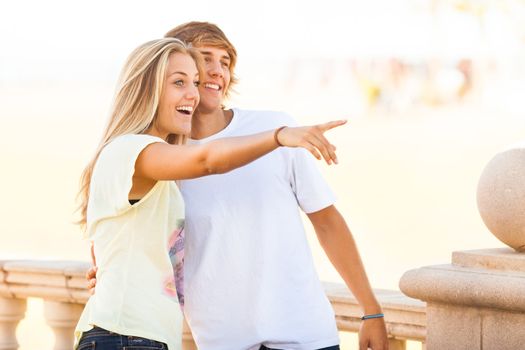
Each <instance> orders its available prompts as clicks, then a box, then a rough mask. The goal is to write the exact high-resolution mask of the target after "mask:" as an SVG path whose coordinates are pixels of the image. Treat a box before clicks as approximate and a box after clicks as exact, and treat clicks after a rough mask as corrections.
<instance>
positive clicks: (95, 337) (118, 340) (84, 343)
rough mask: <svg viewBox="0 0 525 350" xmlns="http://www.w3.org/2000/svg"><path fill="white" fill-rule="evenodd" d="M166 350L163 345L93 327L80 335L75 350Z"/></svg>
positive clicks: (166, 347) (165, 346)
mask: <svg viewBox="0 0 525 350" xmlns="http://www.w3.org/2000/svg"><path fill="white" fill-rule="evenodd" d="M95 349H96V350H168V346H167V345H166V344H164V343H161V342H158V341H155V340H150V339H146V338H141V337H135V336H132V335H121V334H118V333H113V332H110V331H107V330H105V329H102V328H100V327H95V328H93V329H91V330H89V331H87V332H84V333H82V338H80V342H79V344H78V348H77V350H95Z"/></svg>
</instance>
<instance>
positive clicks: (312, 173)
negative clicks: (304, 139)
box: [291, 148, 336, 214]
mask: <svg viewBox="0 0 525 350" xmlns="http://www.w3.org/2000/svg"><path fill="white" fill-rule="evenodd" d="M293 151H294V152H293V153H294V154H293V156H292V169H291V185H292V189H293V191H294V193H295V197H296V198H297V203H298V204H299V206H300V207H301V209H302V210H303V211H304V212H305V213H307V214H309V213H314V212H316V211H319V210H321V209H324V208H326V207H329V206H330V205H332V204H334V203H335V200H336V197H335V194H334V192H333V191H332V189H331V188H330V186H329V185H328V183H327V182H326V181H325V179H324V178H323V176H322V175H321V173H320V172H319V169H318V168H317V166H316V164H315V159H314V158H313V156H312V155H311V154H310V153H309V152H308V151H307V150H305V149H302V148H300V149H294V150H293Z"/></svg>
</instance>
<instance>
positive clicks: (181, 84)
mask: <svg viewBox="0 0 525 350" xmlns="http://www.w3.org/2000/svg"><path fill="white" fill-rule="evenodd" d="M174 84H175V85H177V86H183V85H184V81H182V80H175V82H174Z"/></svg>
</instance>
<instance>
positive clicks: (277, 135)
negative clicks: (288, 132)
mask: <svg viewBox="0 0 525 350" xmlns="http://www.w3.org/2000/svg"><path fill="white" fill-rule="evenodd" d="M284 128H287V126H286V125H284V126H281V127H279V128H277V129H275V131H274V132H273V139H274V140H275V143H277V145H278V146H279V147H283V146H284V145H283V144H282V143H281V141H279V133H280V132H281V131H283V129H284Z"/></svg>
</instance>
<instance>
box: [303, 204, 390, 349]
mask: <svg viewBox="0 0 525 350" xmlns="http://www.w3.org/2000/svg"><path fill="white" fill-rule="evenodd" d="M307 215H308V218H309V219H310V221H311V222H312V225H313V226H314V229H315V232H316V234H317V238H318V239H319V242H320V243H321V246H322V247H323V249H324V251H325V253H326V255H327V256H328V258H329V259H330V261H331V263H332V265H333V266H334V267H335V268H336V270H337V272H339V275H340V276H341V277H342V278H343V280H344V281H345V283H346V285H347V286H348V288H350V290H351V291H352V294H353V295H354V296H355V298H356V299H357V301H358V302H359V304H360V305H361V307H362V309H363V312H364V314H365V315H371V314H378V313H382V311H381V306H380V305H379V303H378V302H377V300H376V298H375V296H374V293H373V291H372V288H371V286H370V282H369V281H368V277H367V275H366V272H365V269H364V266H363V263H362V261H361V257H360V256H359V251H358V249H357V245H356V244H355V241H354V238H353V236H352V233H351V232H350V229H349V228H348V225H347V224H346V222H345V220H344V218H343V217H342V215H341V214H340V213H339V211H338V210H337V209H336V208H335V206H333V205H331V206H329V207H327V208H325V209H322V210H319V211H317V212H313V213H310V214H307ZM368 347H370V348H371V349H373V350H386V349H388V340H387V333H386V327H385V322H384V318H375V319H368V320H364V321H362V324H361V328H360V331H359V348H360V349H368Z"/></svg>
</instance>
